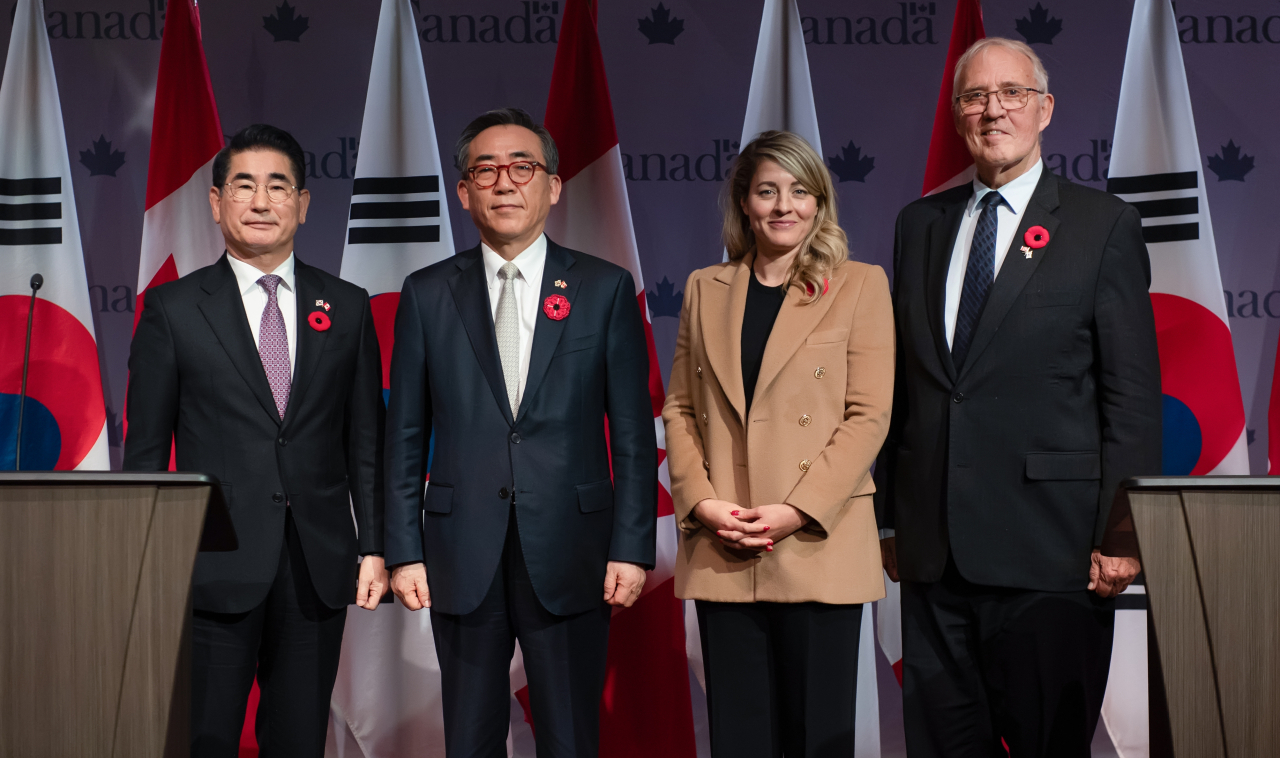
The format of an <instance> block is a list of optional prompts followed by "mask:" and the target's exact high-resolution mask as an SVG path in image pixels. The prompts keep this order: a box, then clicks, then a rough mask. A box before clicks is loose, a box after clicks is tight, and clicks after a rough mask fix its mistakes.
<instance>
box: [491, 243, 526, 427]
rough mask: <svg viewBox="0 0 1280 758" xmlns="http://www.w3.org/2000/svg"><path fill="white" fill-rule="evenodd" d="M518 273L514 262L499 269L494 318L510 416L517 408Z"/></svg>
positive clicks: (518, 347) (518, 372)
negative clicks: (500, 285) (500, 289)
mask: <svg viewBox="0 0 1280 758" xmlns="http://www.w3.org/2000/svg"><path fill="white" fill-rule="evenodd" d="M519 275H520V268H519V267H518V266H516V264H514V263H504V264H503V265H502V268H501V269H499V270H498V278H499V279H501V280H502V294H501V295H499V296H498V313H497V315H496V316H494V318H493V326H494V331H495V332H497V336H498V355H499V357H500V358H501V359H502V376H503V378H504V379H506V381H507V400H508V401H509V402H510V403H511V416H512V418H514V417H515V416H516V414H517V412H519V410H520V315H519V308H517V306H516V277H517V276H519Z"/></svg>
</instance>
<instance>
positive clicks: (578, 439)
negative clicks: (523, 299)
mask: <svg viewBox="0 0 1280 758" xmlns="http://www.w3.org/2000/svg"><path fill="white" fill-rule="evenodd" d="M556 280H562V281H563V282H565V283H567V285H568V286H567V288H560V287H557V286H556V285H555V282H556ZM486 284H487V283H486V281H485V271H484V262H483V260H482V259H481V255H480V248H479V246H477V247H474V248H472V249H470V250H467V251H466V252H463V253H459V254H458V255H456V256H454V257H452V258H449V259H446V260H444V261H441V262H439V263H437V264H435V265H433V266H429V267H427V268H424V269H421V270H419V271H416V272H414V273H413V274H411V275H410V276H409V277H408V278H407V279H406V280H405V283H404V290H403V291H402V293H401V295H400V306H399V310H398V312H397V314H396V339H395V350H394V351H393V353H392V360H391V398H390V405H389V408H388V415H387V458H386V466H387V472H386V486H387V521H386V559H387V564H388V565H392V566H394V565H398V564H404V563H412V562H416V561H425V563H426V568H427V581H428V583H429V585H430V588H431V600H432V608H433V609H434V610H437V611H440V612H442V613H450V614H464V613H469V612H470V611H472V610H474V609H475V608H476V607H477V606H479V604H480V601H481V600H483V599H484V596H485V594H486V593H487V592H488V590H489V586H490V584H491V583H492V581H493V578H494V575H495V572H496V570H497V567H498V563H499V560H500V559H501V557H502V551H503V545H504V544H505V541H506V536H507V524H508V518H509V514H510V513H511V512H512V498H513V497H514V501H515V507H514V512H515V514H516V521H517V528H518V530H519V535H520V544H521V548H522V549H523V551H524V556H525V562H526V564H527V565H528V568H529V576H530V578H531V580H532V582H533V588H534V592H535V593H536V594H537V596H538V599H539V601H540V602H541V603H542V605H543V606H544V607H545V608H546V609H547V610H549V611H551V612H552V613H555V614H558V615H569V614H574V613H581V612H583V611H587V610H590V609H592V608H596V607H599V605H600V603H601V602H602V601H601V598H602V596H603V594H604V590H603V584H604V576H605V565H606V563H607V562H608V561H611V560H614V561H629V562H632V563H638V564H641V565H643V566H646V567H652V566H653V563H654V551H655V528H656V525H655V518H656V516H657V463H658V461H657V439H656V432H655V426H654V413H653V405H652V402H651V400H650V397H649V352H648V346H647V343H646V339H645V330H644V321H643V319H642V317H641V315H640V308H639V304H638V302H637V300H636V290H635V282H634V280H633V279H632V277H631V275H630V274H629V273H628V272H627V271H626V270H625V269H622V268H620V267H618V266H615V265H613V264H611V263H608V262H606V261H603V260H601V259H599V258H596V257H594V256H590V255H586V254H584V253H579V252H576V251H573V250H568V249H566V248H563V247H561V246H559V245H557V244H555V243H554V242H551V241H549V240H548V242H547V261H546V266H545V268H544V271H543V275H542V286H541V295H540V296H541V297H542V298H543V299H545V298H547V297H548V296H550V295H563V296H564V297H565V298H566V299H568V301H569V303H570V312H569V315H568V316H567V317H566V318H564V319H562V320H559V321H556V320H553V319H551V318H549V317H547V316H546V315H545V314H542V313H540V314H539V316H538V322H537V327H536V328H535V330H534V336H533V347H532V352H531V356H530V361H529V374H528V377H527V380H526V384H525V390H524V394H523V397H522V398H521V403H520V409H519V414H518V415H517V416H516V417H515V418H512V415H511V408H510V405H509V403H508V400H507V390H506V383H505V381H504V380H503V375H502V366H501V363H500V361H499V356H498V343H497V339H496V337H495V334H494V325H493V316H492V311H491V309H490V305H489V293H488V288H487V286H486ZM433 432H434V435H435V440H434V447H433V450H432V451H429V449H428V447H429V442H430V441H431V436H432V433H433ZM606 434H607V437H606ZM428 463H429V464H430V477H431V481H430V485H429V486H427V487H426V496H425V500H424V497H423V483H424V480H425V479H426V478H427V474H428ZM611 471H612V477H611V476H610V473H611Z"/></svg>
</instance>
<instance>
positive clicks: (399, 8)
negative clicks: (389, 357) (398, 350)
mask: <svg viewBox="0 0 1280 758" xmlns="http://www.w3.org/2000/svg"><path fill="white" fill-rule="evenodd" d="M441 168H442V167H441V163H440V148H439V145H438V143H437V141H436V130H435V122H434V121H433V120H432V116H431V100H430V98H429V97H428V95H427V77H426V70H425V69H424V67H423V64H422V52H421V48H420V47H419V45H418V36H417V31H416V27H415V26H414V23H413V15H412V8H411V6H410V4H409V0H384V1H383V3H382V12H381V15H380V16H379V19H378V36H377V40H376V42H375V43H374V50H373V67H372V69H371V70H370V73H369V93H368V95H367V98H366V100H365V107H364V124H363V126H362V127H361V130H360V154H359V160H358V161H357V162H356V170H355V184H354V185H353V187H352V196H351V212H350V214H349V216H348V220H347V241H346V247H345V248H344V249H343V253H342V269H341V276H342V278H343V279H346V280H347V281H349V282H353V283H355V284H358V285H360V286H362V287H364V288H365V289H366V290H368V291H369V294H370V295H373V296H374V297H375V306H374V311H375V314H374V315H375V319H377V316H378V312H379V310H386V309H385V308H382V309H379V308H378V303H377V301H378V300H379V299H381V296H382V295H384V294H389V293H395V296H396V297H397V298H398V296H399V293H400V288H401V285H403V284H404V278H405V277H406V276H408V275H409V274H411V273H413V272H414V271H416V270H418V269H420V268H422V267H423V266H427V265H430V264H432V263H435V262H436V261H439V260H441V259H443V258H446V257H448V256H450V255H453V253H454V249H453V231H452V229H451V228H450V226H449V210H448V205H447V203H446V201H445V192H444V191H443V190H445V189H446V184H447V182H446V180H445V176H444V174H443V172H442V170H441ZM382 305H384V306H385V305H386V304H385V303H383V304H382ZM391 312H392V313H393V314H394V307H393V308H391ZM386 326H387V327H388V328H390V327H391V324H390V323H388V324H386ZM382 329H383V324H382V323H378V332H379V335H380V337H382V338H383V339H384V340H386V341H384V342H383V345H384V346H389V345H390V339H391V334H390V332H388V333H387V334H386V335H382ZM384 358H385V356H384Z"/></svg>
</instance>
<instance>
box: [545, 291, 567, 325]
mask: <svg viewBox="0 0 1280 758" xmlns="http://www.w3.org/2000/svg"><path fill="white" fill-rule="evenodd" d="M542 312H543V313H545V314H547V318H549V319H551V320H552V321H561V320H563V319H564V318H565V317H566V316H568V315H569V301H568V300H567V299H565V296H564V295H549V296H548V297H547V299H546V300H543V301H542Z"/></svg>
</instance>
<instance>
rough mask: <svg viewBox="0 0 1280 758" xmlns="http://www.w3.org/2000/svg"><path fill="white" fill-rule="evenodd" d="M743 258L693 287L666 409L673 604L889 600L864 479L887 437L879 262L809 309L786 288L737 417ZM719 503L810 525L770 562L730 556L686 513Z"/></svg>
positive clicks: (712, 270)
mask: <svg viewBox="0 0 1280 758" xmlns="http://www.w3.org/2000/svg"><path fill="white" fill-rule="evenodd" d="M750 259H751V256H747V259H745V260H744V261H741V262H739V263H722V264H720V265H717V266H711V267H708V268H705V269H702V270H700V271H695V272H693V274H692V275H691V276H690V277H689V281H688V283H687V284H686V286H685V291H684V308H683V311H682V312H681V314H680V335H679V337H678V339H677V342H676V354H675V361H674V362H673V364H672V367H671V391H670V392H669V393H668V395H667V401H666V406H665V407H664V408H663V411H662V418H663V421H664V422H665V423H666V431H667V440H666V444H667V461H668V466H669V468H670V473H671V494H672V496H673V498H674V500H675V512H676V514H675V515H676V524H677V525H678V526H679V533H680V538H679V539H680V545H679V549H678V551H677V557H676V594H677V595H678V596H679V597H682V598H695V599H699V600H715V601H720V602H752V601H772V602H784V603H791V602H805V601H816V602H822V603H864V602H868V601H871V600H877V599H879V598H882V597H884V580H883V575H882V572H881V568H880V548H879V540H878V534H877V532H876V521H875V514H874V512H873V508H872V504H871V495H872V493H873V492H874V491H875V486H874V485H873V484H872V482H871V475H870V473H869V470H870V468H871V464H872V462H873V461H874V460H875V457H876V454H877V453H878V452H879V451H880V446H881V444H882V443H883V442H884V439H885V434H886V433H887V431H888V428H889V410H890V405H891V403H892V398H893V357H894V356H893V352H894V334H893V309H892V305H891V304H890V299H889V284H888V280H887V278H886V277H885V274H884V270H883V269H881V268H880V267H878V266H869V265H866V264H863V263H855V262H852V261H850V262H848V263H845V264H844V265H842V266H840V267H839V268H838V269H837V270H836V272H835V274H834V275H833V276H832V278H831V280H830V289H829V290H828V291H827V293H826V294H825V295H823V296H822V297H820V298H819V299H818V300H817V301H816V302H814V303H811V304H804V303H803V302H802V293H801V292H800V290H799V288H797V287H792V288H790V289H789V290H788V292H787V295H786V299H785V300H784V301H783V303H782V308H781V310H780V311H779V312H778V320H777V322H776V323H775V324H774V327H773V331H772V332H771V333H770V335H769V342H768V345H767V346H766V348H765V352H764V359H763V361H762V362H761V365H760V378H759V380H758V382H757V384H756V390H755V397H754V398H753V400H752V404H751V413H750V416H749V417H746V418H745V420H744V415H745V409H746V399H745V397H744V394H743V392H744V391H743V384H742V316H743V312H744V309H745V308H746V301H747V285H748V283H749V281H750V277H751V268H750ZM706 498H717V499H720V500H727V501H729V502H733V503H738V504H741V505H749V506H751V507H755V506H760V505H767V504H769V503H788V504H790V505H793V506H795V507H796V508H798V509H800V510H801V511H803V512H804V513H805V514H807V515H808V516H809V517H811V518H812V519H813V520H812V522H810V523H809V524H808V525H807V526H806V527H805V528H804V529H802V530H800V531H797V532H796V533H795V534H793V535H791V536H789V537H787V538H785V539H783V540H781V541H779V542H778V543H777V544H775V545H774V549H773V552H772V553H767V552H766V553H759V554H754V553H748V552H743V551H736V550H729V549H727V548H725V547H724V546H723V545H721V544H720V542H719V540H718V539H717V538H716V535H715V533H714V532H712V531H711V530H709V529H705V528H703V526H702V524H700V523H699V522H698V521H697V519H696V518H694V517H693V515H692V511H693V507H694V506H695V505H696V504H697V503H698V502H699V501H701V500H703V499H706Z"/></svg>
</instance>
